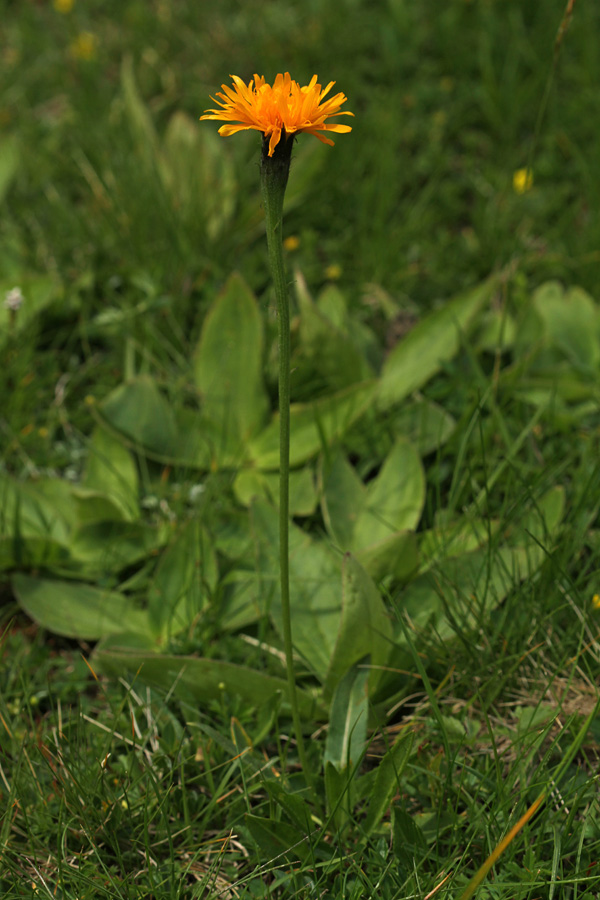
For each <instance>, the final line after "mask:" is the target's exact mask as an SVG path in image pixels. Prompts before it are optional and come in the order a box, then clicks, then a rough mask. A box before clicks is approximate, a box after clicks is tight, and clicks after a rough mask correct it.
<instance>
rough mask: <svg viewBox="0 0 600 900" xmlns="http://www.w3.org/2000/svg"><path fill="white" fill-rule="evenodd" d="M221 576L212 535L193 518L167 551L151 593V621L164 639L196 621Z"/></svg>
mask: <svg viewBox="0 0 600 900" xmlns="http://www.w3.org/2000/svg"><path fill="white" fill-rule="evenodd" d="M217 579H218V571H217V561H216V557H215V554H214V551H213V548H212V546H211V542H210V538H209V536H208V534H207V532H206V531H205V530H204V529H203V528H202V526H201V525H200V522H199V521H198V520H196V519H192V520H191V521H189V522H187V523H186V524H185V525H184V526H183V528H181V529H180V531H179V532H178V534H177V535H176V537H175V540H174V541H173V542H172V543H171V544H170V545H169V547H168V548H167V550H166V551H165V552H164V553H163V555H162V557H161V559H160V562H159V564H158V567H157V569H156V572H155V574H154V577H153V578H152V582H151V584H150V590H149V592H148V614H149V617H150V621H151V622H152V625H153V627H154V628H155V629H156V630H157V632H158V633H159V634H160V635H161V638H162V640H163V641H164V640H168V639H169V638H170V637H171V636H172V635H175V634H178V633H179V632H180V631H183V629H185V628H189V627H190V626H191V625H192V624H193V622H194V620H195V619H196V617H197V616H199V615H200V613H201V612H202V610H203V609H204V608H205V606H206V604H207V602H208V595H209V592H210V591H212V590H214V588H215V586H216V582H217Z"/></svg>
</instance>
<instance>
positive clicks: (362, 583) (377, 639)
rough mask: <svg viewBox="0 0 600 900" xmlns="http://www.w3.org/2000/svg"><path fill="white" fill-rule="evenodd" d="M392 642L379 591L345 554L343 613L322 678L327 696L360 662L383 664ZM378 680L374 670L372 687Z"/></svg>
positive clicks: (354, 560) (389, 622) (349, 556)
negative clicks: (323, 677) (352, 667)
mask: <svg viewBox="0 0 600 900" xmlns="http://www.w3.org/2000/svg"><path fill="white" fill-rule="evenodd" d="M391 639H392V626H391V621H390V617H389V615H388V613H387V611H386V608H385V606H384V604H383V600H382V599H381V596H380V594H379V591H378V590H377V588H376V587H375V584H374V583H373V581H372V580H371V578H369V576H368V575H367V573H366V572H365V570H364V569H363V568H362V566H361V565H360V564H359V563H358V562H357V561H356V559H354V557H353V556H352V555H351V554H349V553H347V554H346V556H345V557H344V565H343V569H342V612H341V617H340V620H339V628H338V631H337V636H336V641H335V647H334V649H333V652H332V654H331V658H330V661H329V667H328V669H327V675H326V678H325V690H326V693H327V694H329V695H331V694H332V692H333V691H334V690H335V687H336V685H337V684H338V683H339V681H340V679H341V678H342V677H343V676H344V675H345V673H346V672H347V671H348V670H349V669H350V667H351V666H353V665H354V664H355V663H357V662H358V661H359V660H360V659H363V658H365V657H367V656H368V657H369V660H370V663H371V664H372V665H373V666H381V665H384V664H385V662H386V661H387V658H388V656H389V651H390V647H391ZM377 679H378V675H377V670H376V669H374V670H373V673H372V678H371V687H373V685H374V683H375V682H376V681H377Z"/></svg>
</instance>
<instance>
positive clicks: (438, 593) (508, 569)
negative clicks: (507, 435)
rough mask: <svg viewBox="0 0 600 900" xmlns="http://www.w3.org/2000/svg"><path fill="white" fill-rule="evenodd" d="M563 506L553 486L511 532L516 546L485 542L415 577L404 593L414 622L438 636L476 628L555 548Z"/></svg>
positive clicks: (404, 606)
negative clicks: (487, 544)
mask: <svg viewBox="0 0 600 900" xmlns="http://www.w3.org/2000/svg"><path fill="white" fill-rule="evenodd" d="M563 511H564V492H563V490H562V488H560V487H558V488H553V489H551V490H550V491H548V492H547V493H546V494H545V495H544V496H543V497H541V498H540V499H539V500H538V501H537V503H536V505H535V507H533V508H532V509H531V510H530V512H529V513H528V514H527V515H526V516H525V517H524V521H523V522H522V523H521V524H520V526H515V528H514V531H513V534H511V535H509V536H508V537H510V539H511V542H512V544H513V546H501V547H499V548H498V547H495V546H488V547H482V548H481V549H479V550H476V551H475V552H473V553H468V554H465V555H463V556H459V557H456V558H446V559H443V560H442V561H441V562H440V563H439V564H438V565H435V566H432V567H431V568H430V570H429V571H427V572H425V573H424V574H422V575H420V576H419V577H418V578H416V579H415V580H414V581H413V582H411V584H409V585H408V586H407V587H406V588H405V590H404V592H403V594H402V610H403V611H405V612H406V613H407V614H408V616H409V617H410V620H411V626H412V627H413V628H414V629H415V630H417V631H422V630H430V629H435V631H436V635H437V637H438V638H450V637H453V636H454V635H455V634H456V633H457V632H461V633H462V631H463V630H464V629H469V628H473V627H475V626H476V625H477V624H478V623H479V622H480V621H481V617H482V615H483V614H485V613H486V612H488V611H489V610H490V609H493V608H495V607H496V606H497V605H498V604H499V603H501V602H502V600H504V598H505V597H506V596H507V594H508V593H509V591H511V590H513V589H514V587H515V586H516V585H517V584H519V582H521V581H523V580H524V579H526V578H529V577H531V576H532V575H533V574H534V573H535V572H536V571H537V569H539V567H540V566H541V565H542V563H543V562H544V561H545V559H546V558H547V555H548V553H549V552H550V551H551V549H552V546H553V542H554V540H555V535H556V530H557V528H558V526H559V524H560V522H561V519H562V515H563ZM532 537H533V539H532ZM398 640H399V641H400V642H401V643H402V640H403V639H402V637H401V636H399V637H398Z"/></svg>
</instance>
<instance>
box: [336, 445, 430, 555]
mask: <svg viewBox="0 0 600 900" xmlns="http://www.w3.org/2000/svg"><path fill="white" fill-rule="evenodd" d="M424 503H425V473H424V472H423V466H422V465H421V460H420V458H419V455H418V453H417V451H416V450H415V448H414V447H413V446H412V445H411V444H409V443H408V441H405V440H403V439H402V438H400V439H399V440H397V441H396V443H395V444H394V446H393V447H392V450H391V451H390V453H389V454H388V456H387V457H386V460H385V462H384V464H383V466H382V467H381V470H380V472H379V474H378V475H377V477H376V478H375V479H374V480H373V481H371V482H370V483H369V484H368V485H367V502H366V504H365V506H364V507H363V509H362V511H361V512H360V513H359V514H358V516H357V519H356V525H355V528H354V534H353V547H354V549H355V550H359V549H362V548H364V547H368V546H370V545H371V544H374V543H377V542H378V541H382V540H384V539H385V538H387V537H390V535H391V534H393V533H394V532H396V531H405V530H414V529H416V527H417V525H418V524H419V520H420V518H421V512H422V511H423V504H424Z"/></svg>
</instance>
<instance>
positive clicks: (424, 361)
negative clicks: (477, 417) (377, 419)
mask: <svg viewBox="0 0 600 900" xmlns="http://www.w3.org/2000/svg"><path fill="white" fill-rule="evenodd" d="M497 284H498V279H497V278H496V277H491V278H489V279H488V280H487V281H484V282H483V284H480V285H478V286H477V287H476V288H474V289H472V290H471V291H469V292H468V293H466V294H461V295H459V296H458V297H455V298H454V299H453V300H450V301H449V302H448V303H446V304H445V305H444V306H443V307H441V308H440V309H438V310H436V311H435V312H433V313H431V314H430V315H428V316H427V317H426V318H425V319H423V320H422V321H421V322H419V323H418V324H417V325H416V326H415V327H414V328H413V329H412V331H410V332H409V333H408V334H407V336H406V337H405V338H403V339H402V340H401V341H400V343H399V344H396V346H395V347H394V349H393V350H392V352H391V353H390V355H389V356H388V358H387V360H386V362H385V364H384V366H383V371H382V373H381V380H380V382H379V388H378V396H377V399H378V404H379V406H380V408H381V409H384V410H385V409H387V408H388V407H389V406H392V405H393V404H395V403H399V402H400V401H401V400H404V398H405V397H407V396H408V395H409V394H412V392H413V391H415V390H416V389H417V388H420V387H422V386H423V385H424V384H425V383H426V382H427V381H429V379H430V378H431V377H432V376H433V375H435V374H436V372H438V371H439V370H440V368H441V366H442V365H443V364H444V363H445V362H447V361H448V360H449V359H452V357H453V356H454V355H455V353H456V352H457V350H458V348H459V346H460V340H461V334H462V333H463V332H464V331H465V330H466V329H467V328H468V327H469V325H470V324H471V322H472V321H473V319H474V317H475V316H476V314H477V313H478V312H479V310H480V309H481V308H482V307H483V305H484V304H485V303H486V302H487V301H488V300H489V299H490V298H491V296H492V294H493V293H494V291H495V290H496V287H497Z"/></svg>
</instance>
